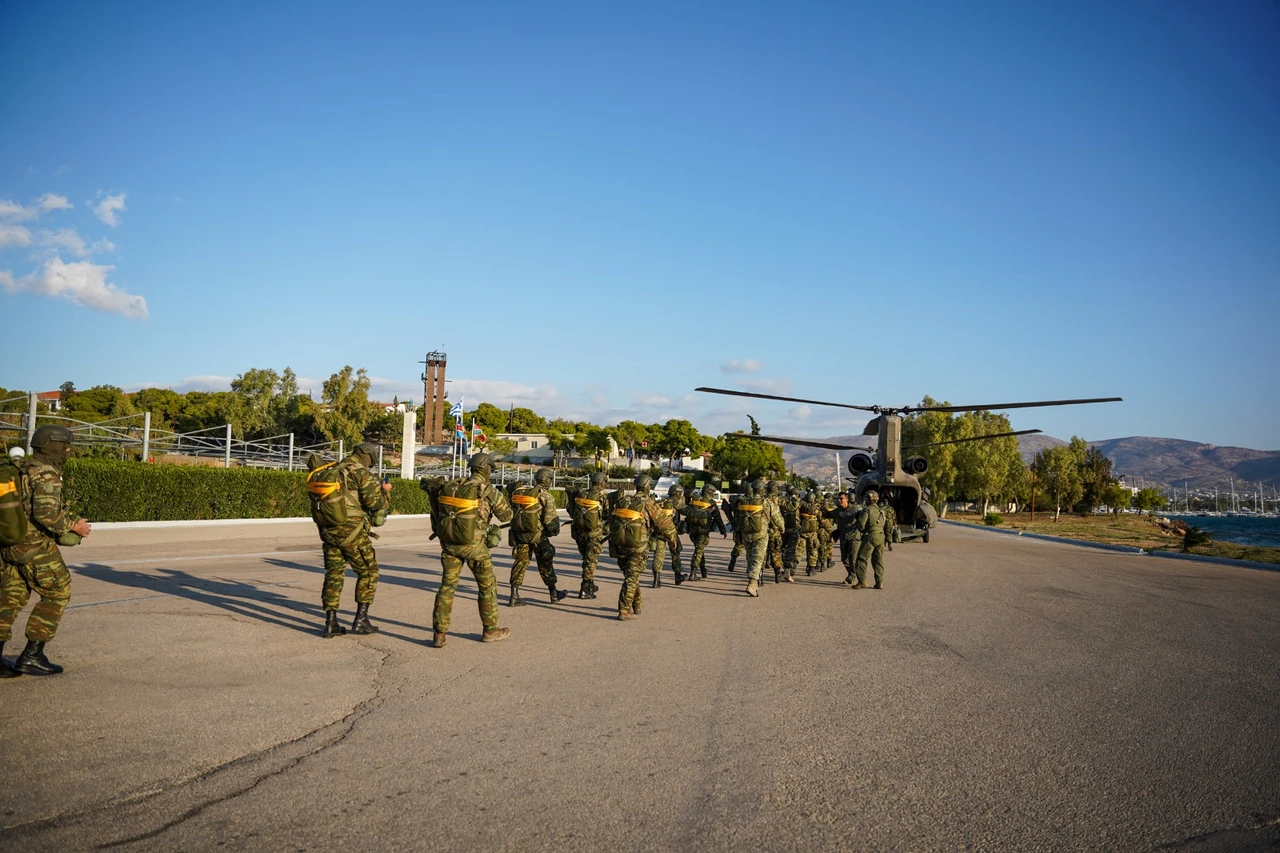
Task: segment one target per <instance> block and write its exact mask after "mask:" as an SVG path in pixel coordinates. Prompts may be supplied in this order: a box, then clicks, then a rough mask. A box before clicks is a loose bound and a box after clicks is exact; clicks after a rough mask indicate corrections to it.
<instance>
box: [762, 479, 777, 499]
mask: <svg viewBox="0 0 1280 853" xmlns="http://www.w3.org/2000/svg"><path fill="white" fill-rule="evenodd" d="M765 493H766V494H769V495H776V494H777V493H778V484H777V483H775V482H774V481H773V480H770V481H769V485H768V486H767V487H766V489H765Z"/></svg>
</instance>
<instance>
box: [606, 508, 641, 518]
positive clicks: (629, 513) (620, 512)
mask: <svg viewBox="0 0 1280 853" xmlns="http://www.w3.org/2000/svg"><path fill="white" fill-rule="evenodd" d="M613 514H614V515H616V516H617V517H618V518H625V519H626V520H627V521H635V520H636V519H637V518H644V513H642V512H636V511H635V510H634V509H615V510H614V511H613Z"/></svg>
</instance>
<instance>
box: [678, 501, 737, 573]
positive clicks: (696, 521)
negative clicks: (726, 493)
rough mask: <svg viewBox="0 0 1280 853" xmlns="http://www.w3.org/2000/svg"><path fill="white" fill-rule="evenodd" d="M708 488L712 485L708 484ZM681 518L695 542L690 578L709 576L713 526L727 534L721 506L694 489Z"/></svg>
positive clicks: (723, 534) (721, 533)
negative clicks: (709, 555) (708, 553)
mask: <svg viewBox="0 0 1280 853" xmlns="http://www.w3.org/2000/svg"><path fill="white" fill-rule="evenodd" d="M707 488H708V489H710V488H711V487H710V486H708V487H707ZM680 518H681V520H682V521H683V522H684V526H685V529H686V530H688V531H689V541H690V542H692V543H693V557H692V558H691V559H690V560H689V580H691V581H695V580H698V579H699V577H703V578H705V577H706V576H707V555H706V550H707V540H709V539H710V538H711V528H712V527H715V528H716V529H717V530H719V531H720V535H721V536H725V535H726V531H725V526H724V519H723V518H721V517H720V507H719V506H718V505H717V504H716V502H715V501H714V500H708V499H706V498H704V497H703V493H702V492H700V491H699V490H697V489H694V490H693V491H692V492H690V493H689V503H687V504H686V505H685V506H684V507H683V508H681V510H680Z"/></svg>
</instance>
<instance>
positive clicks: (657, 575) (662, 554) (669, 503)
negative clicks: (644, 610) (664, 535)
mask: <svg viewBox="0 0 1280 853" xmlns="http://www.w3.org/2000/svg"><path fill="white" fill-rule="evenodd" d="M657 504H658V508H659V509H661V510H662V514H663V515H665V516H666V517H667V518H669V519H671V523H672V524H673V525H674V524H676V523H677V519H678V518H679V516H678V513H679V512H680V509H681V507H683V506H684V488H683V487H681V486H680V484H679V483H675V484H673V485H672V486H671V488H670V489H667V496H666V497H665V498H663V499H662V500H660V501H658V502H657ZM676 530H677V534H676V539H675V544H674V545H672V546H671V570H672V571H674V572H675V574H676V586H679V585H680V584H682V583H684V574H683V573H682V572H681V570H680V536H679V527H677V528H676ZM666 559H667V543H666V542H665V541H663V540H661V539H659V538H657V537H656V536H655V537H650V539H649V571H651V572H653V584H652V585H653V586H654V587H660V586H662V564H663V563H664V562H666Z"/></svg>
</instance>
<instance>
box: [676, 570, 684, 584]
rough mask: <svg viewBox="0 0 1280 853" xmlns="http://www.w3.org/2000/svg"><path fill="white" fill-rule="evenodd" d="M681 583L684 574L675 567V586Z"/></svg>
mask: <svg viewBox="0 0 1280 853" xmlns="http://www.w3.org/2000/svg"><path fill="white" fill-rule="evenodd" d="M682 583H684V575H683V574H682V573H681V572H680V570H679V569H676V586H680V584H682Z"/></svg>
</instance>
